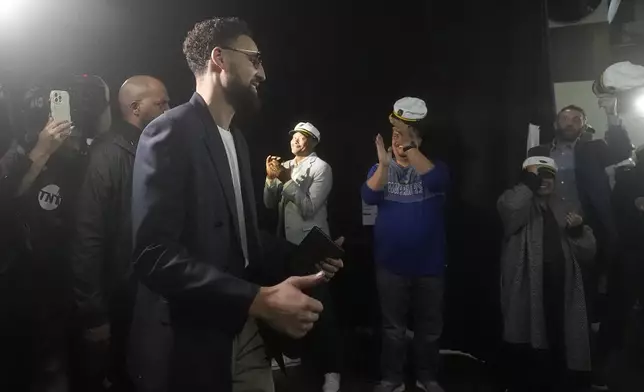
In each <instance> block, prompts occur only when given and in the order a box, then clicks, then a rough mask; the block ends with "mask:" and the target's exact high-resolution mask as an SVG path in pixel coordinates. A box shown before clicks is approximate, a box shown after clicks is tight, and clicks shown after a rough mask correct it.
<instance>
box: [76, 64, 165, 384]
mask: <svg viewBox="0 0 644 392" xmlns="http://www.w3.org/2000/svg"><path fill="white" fill-rule="evenodd" d="M168 104H169V98H168V93H167V91H166V88H165V86H164V85H163V83H162V82H161V81H159V80H157V79H155V78H153V77H150V76H134V77H132V78H130V79H128V80H127V81H125V83H123V86H122V87H121V89H120V91H119V106H120V109H121V113H122V120H121V121H118V122H116V123H115V125H114V126H113V127H112V128H111V130H110V131H109V132H106V133H105V134H102V135H99V137H98V138H97V139H96V140H95V141H94V143H93V145H92V148H91V151H90V163H89V166H88V169H87V174H86V176H85V181H84V183H83V187H82V190H81V194H80V198H79V204H78V210H77V217H76V231H75V236H74V241H73V246H72V265H73V269H74V277H75V284H74V292H75V299H76V304H77V308H78V317H79V320H80V323H81V328H82V329H83V330H84V333H83V336H84V340H85V342H86V343H87V345H86V346H87V347H90V352H93V354H91V355H90V357H92V358H89V359H91V360H86V361H83V363H84V364H85V365H86V368H85V372H84V373H85V374H84V376H85V377H84V378H85V381H84V382H85V383H87V386H86V387H87V388H91V387H92V386H93V385H101V384H102V382H103V379H104V378H105V377H106V376H107V378H108V379H109V381H110V382H111V383H115V384H116V385H123V384H127V382H128V381H127V377H126V371H125V361H126V347H127V336H128V332H129V325H130V319H131V312H132V306H133V305H132V304H133V300H134V292H133V291H134V287H135V286H134V284H132V283H131V282H130V279H129V276H130V263H131V255H132V234H131V209H130V200H131V194H132V170H133V166H134V156H135V153H136V147H137V145H138V142H139V136H140V135H141V131H142V130H143V128H145V126H146V125H147V124H149V123H150V122H151V121H152V120H153V119H155V118H156V117H158V116H159V115H161V114H162V113H163V112H164V111H166V110H167V109H168ZM108 342H109V344H108ZM108 347H109V351H110V355H109V357H110V359H109V362H110V364H109V365H107V364H106V361H107V359H108V358H107V355H105V354H106V349H107V348H108ZM108 367H109V369H106V368H108ZM106 373H107V374H106Z"/></svg>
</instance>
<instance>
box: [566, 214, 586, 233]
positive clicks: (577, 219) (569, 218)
mask: <svg viewBox="0 0 644 392" xmlns="http://www.w3.org/2000/svg"><path fill="white" fill-rule="evenodd" d="M566 224H567V225H568V227H569V228H571V229H572V228H575V227H578V226H581V225H583V224H584V219H583V218H582V217H581V215H579V214H577V213H575V212H571V213H569V214H568V215H566Z"/></svg>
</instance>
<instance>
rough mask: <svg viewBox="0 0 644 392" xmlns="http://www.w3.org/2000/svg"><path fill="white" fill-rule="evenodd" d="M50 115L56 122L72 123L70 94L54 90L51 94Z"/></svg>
mask: <svg viewBox="0 0 644 392" xmlns="http://www.w3.org/2000/svg"><path fill="white" fill-rule="evenodd" d="M49 104H50V109H49V110H50V113H51V117H52V118H53V119H54V121H69V122H71V121H72V114H71V108H70V105H69V93H68V92H67V91H63V90H52V91H51V92H50V93H49Z"/></svg>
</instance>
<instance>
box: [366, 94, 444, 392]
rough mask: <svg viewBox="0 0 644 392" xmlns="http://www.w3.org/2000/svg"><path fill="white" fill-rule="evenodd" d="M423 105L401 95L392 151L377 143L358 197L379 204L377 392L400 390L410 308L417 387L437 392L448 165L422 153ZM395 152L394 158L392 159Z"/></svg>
mask: <svg viewBox="0 0 644 392" xmlns="http://www.w3.org/2000/svg"><path fill="white" fill-rule="evenodd" d="M426 116H427V107H426V105H425V102H424V101H423V100H421V99H418V98H412V97H405V98H402V99H400V100H398V101H397V102H396V103H395V104H394V110H393V112H392V113H391V114H390V115H389V122H390V123H391V126H392V131H393V133H392V140H391V142H392V146H391V147H390V148H389V150H387V149H385V145H384V142H383V139H382V136H380V135H378V136H377V137H376V152H377V153H378V164H377V165H375V166H374V167H373V168H372V169H371V170H370V172H369V176H368V180H367V181H366V182H365V184H364V185H363V186H362V199H363V200H364V202H365V203H367V204H369V205H377V206H378V217H377V218H376V225H375V227H374V247H375V250H374V254H375V259H376V260H375V262H376V264H377V287H378V292H379V294H380V306H381V310H382V322H383V329H384V331H383V344H382V364H381V365H382V381H381V383H380V385H378V386H377V387H376V391H377V392H399V391H403V390H404V389H405V385H404V374H403V369H404V363H405V358H406V353H405V347H406V331H407V316H408V314H407V313H408V310H410V308H411V311H412V312H413V315H414V317H413V318H414V326H413V327H414V328H413V329H414V342H413V346H414V352H415V354H416V355H415V356H416V358H415V364H416V367H417V371H416V377H417V380H418V382H417V386H418V387H419V388H421V389H422V390H424V391H428V392H442V391H443V389H442V388H441V387H440V385H439V384H438V382H437V379H436V376H437V374H436V372H437V370H438V369H437V367H438V349H439V346H438V341H439V338H440V335H441V332H442V327H443V323H442V298H443V277H442V276H443V271H444V268H445V227H444V226H445V222H444V208H445V193H446V191H447V186H448V183H449V173H448V169H447V166H446V165H445V164H444V163H442V162H439V161H434V160H430V159H428V158H427V157H426V156H425V154H423V153H422V152H421V151H420V149H419V148H420V146H421V144H422V141H423V139H422V137H423V134H422V130H423V128H424V124H423V120H424V119H425V117H426ZM392 151H393V154H394V158H393V159H392V157H391V152H392Z"/></svg>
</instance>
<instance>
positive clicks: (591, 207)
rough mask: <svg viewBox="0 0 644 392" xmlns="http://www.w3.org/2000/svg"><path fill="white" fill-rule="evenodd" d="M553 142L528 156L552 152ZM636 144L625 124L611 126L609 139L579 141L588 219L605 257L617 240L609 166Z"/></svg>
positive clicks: (580, 184) (579, 175) (578, 169)
mask: <svg viewBox="0 0 644 392" xmlns="http://www.w3.org/2000/svg"><path fill="white" fill-rule="evenodd" d="M552 147H553V145H552V144H545V145H541V146H538V147H534V148H532V149H530V151H529V152H528V156H550V153H551V151H552ZM632 150H633V148H632V145H631V141H630V139H629V137H628V133H627V132H626V130H625V129H624V128H622V127H611V128H610V129H609V130H608V131H607V132H606V137H605V140H601V139H599V140H584V139H583V138H580V139H579V140H578V141H577V144H576V145H575V178H576V181H577V191H578V193H579V201H580V203H581V207H582V209H583V213H584V219H585V220H586V222H587V223H588V224H589V225H590V227H592V229H593V232H594V233H595V235H596V236H597V240H598V242H599V244H600V245H603V248H604V251H603V253H604V255H605V256H604V258H606V259H608V260H609V259H610V258H611V257H612V256H611V254H612V251H611V250H610V249H609V248H612V247H614V244H615V241H616V236H617V233H616V228H615V223H614V219H613V214H612V208H611V188H610V183H609V179H608V175H607V174H606V167H608V166H610V165H614V164H616V163H618V162H621V161H623V160H625V159H628V158H629V157H630V155H631V152H632Z"/></svg>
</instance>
